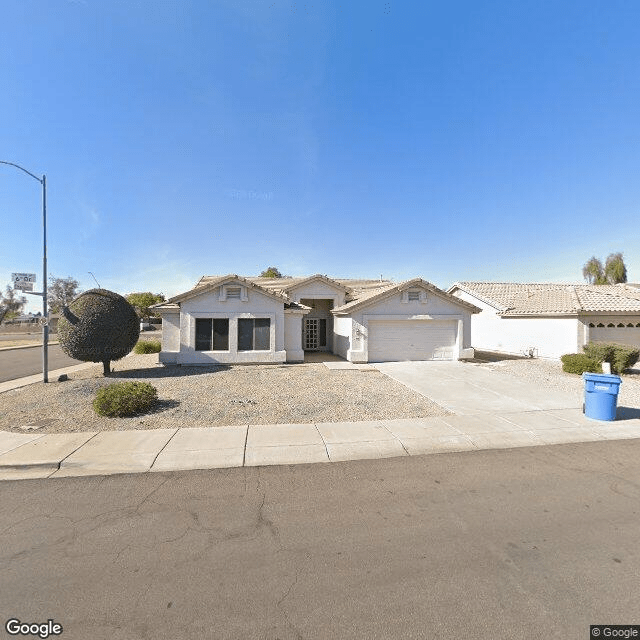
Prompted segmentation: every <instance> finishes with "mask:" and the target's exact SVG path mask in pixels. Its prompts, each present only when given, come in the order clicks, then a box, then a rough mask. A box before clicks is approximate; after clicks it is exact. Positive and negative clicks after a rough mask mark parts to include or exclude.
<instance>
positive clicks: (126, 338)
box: [58, 289, 140, 375]
mask: <svg viewBox="0 0 640 640" xmlns="http://www.w3.org/2000/svg"><path fill="white" fill-rule="evenodd" d="M139 337H140V321H139V320H138V316H137V315H136V312H135V310H134V308H133V307H132V306H131V305H130V304H129V303H128V302H127V301H126V300H125V299H124V298H123V297H122V296H121V295H119V294H117V293H114V292H113V291H108V290H107V289H90V290H89V291H85V292H84V293H82V294H80V295H79V296H78V297H77V298H76V299H75V300H73V302H71V304H70V305H69V306H68V307H63V309H62V315H61V316H60V320H59V321H58V338H59V340H60V346H61V347H62V350H63V351H64V352H65V353H66V354H67V355H68V356H71V357H72V358H75V359H76V360H83V361H85V362H102V364H103V367H104V375H108V374H109V372H110V371H111V361H112V360H120V358H124V356H126V355H127V354H128V353H129V352H130V351H131V349H133V347H134V346H135V344H136V342H137V341H138V338H139Z"/></svg>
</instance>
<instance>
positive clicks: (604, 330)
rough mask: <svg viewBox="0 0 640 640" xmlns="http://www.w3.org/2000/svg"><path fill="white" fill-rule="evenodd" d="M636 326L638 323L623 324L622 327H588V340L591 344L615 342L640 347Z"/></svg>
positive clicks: (639, 332) (639, 329)
mask: <svg viewBox="0 0 640 640" xmlns="http://www.w3.org/2000/svg"><path fill="white" fill-rule="evenodd" d="M608 324H613V323H608ZM618 324H623V323H618ZM636 324H638V323H632V322H629V323H624V326H623V327H621V326H618V325H616V326H614V327H612V326H607V327H597V326H596V327H591V326H589V340H590V341H591V342H617V343H618V344H628V345H631V346H634V347H640V326H635V325H636ZM632 325H633V326H632Z"/></svg>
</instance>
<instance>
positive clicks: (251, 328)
mask: <svg viewBox="0 0 640 640" xmlns="http://www.w3.org/2000/svg"><path fill="white" fill-rule="evenodd" d="M269 349H271V320H270V319H269V318H238V351H269Z"/></svg>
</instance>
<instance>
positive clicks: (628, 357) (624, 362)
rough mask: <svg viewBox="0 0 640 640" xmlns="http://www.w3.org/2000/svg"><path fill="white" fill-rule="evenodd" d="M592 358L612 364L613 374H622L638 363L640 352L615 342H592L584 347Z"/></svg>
mask: <svg viewBox="0 0 640 640" xmlns="http://www.w3.org/2000/svg"><path fill="white" fill-rule="evenodd" d="M583 349H584V352H585V353H586V354H587V355H588V356H589V357H590V358H596V359H598V360H600V361H601V362H610V363H611V373H622V372H623V371H625V370H626V369H630V368H631V367H633V365H634V364H635V363H636V362H638V358H640V351H639V350H638V349H635V348H634V347H630V346H627V345H624V344H615V343H613V342H610V343H604V342H590V343H589V344H587V345H585V346H584V347H583Z"/></svg>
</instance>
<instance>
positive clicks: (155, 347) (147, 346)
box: [133, 340, 162, 353]
mask: <svg viewBox="0 0 640 640" xmlns="http://www.w3.org/2000/svg"><path fill="white" fill-rule="evenodd" d="M133 350H134V352H135V353H160V351H162V345H161V344H160V341H159V340H140V342H138V343H137V344H136V346H135V347H134V349H133Z"/></svg>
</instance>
